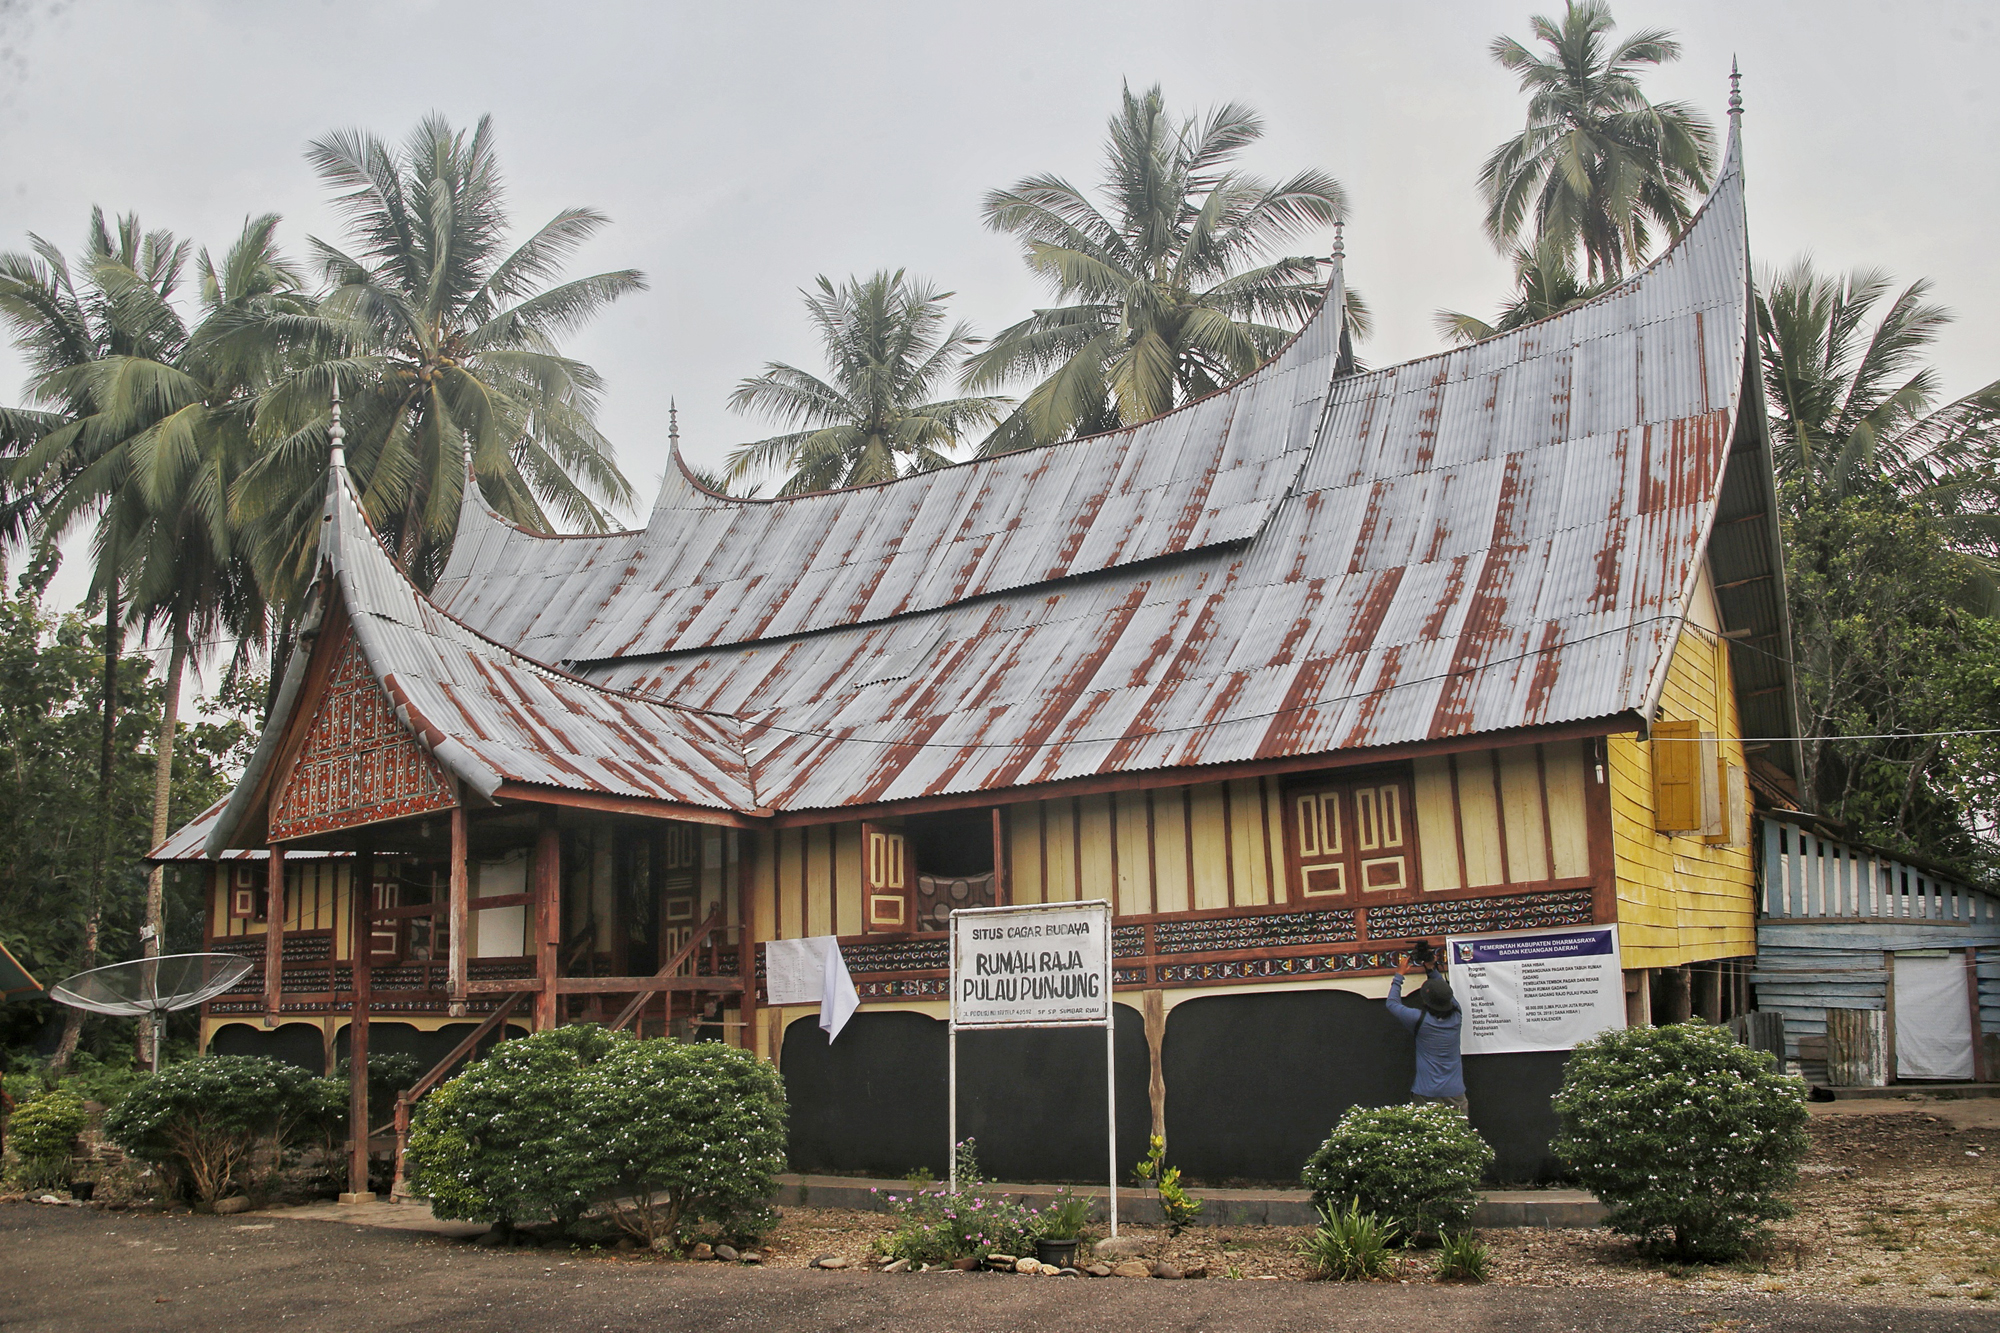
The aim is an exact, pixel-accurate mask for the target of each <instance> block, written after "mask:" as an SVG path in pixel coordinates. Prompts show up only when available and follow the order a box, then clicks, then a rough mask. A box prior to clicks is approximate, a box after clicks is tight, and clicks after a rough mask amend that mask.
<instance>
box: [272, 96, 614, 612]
mask: <svg viewBox="0 0 2000 1333" xmlns="http://www.w3.org/2000/svg"><path fill="white" fill-rule="evenodd" d="M307 157H308V158H309V160H310V161H311V162H312V164H313V166H314V167H315V168H316V169H317V170H318V172H319V174H320V179H321V180H322V181H324V182H325V184H326V185H327V187H328V188H329V189H331V190H332V191H333V192H334V196H335V198H334V202H335V203H336V205H337V206H338V207H339V208H340V210H341V211H342V212H343V213H344V214H345V215H346V217H347V219H348V221H349V223H350V224H351V225H350V232H349V243H348V248H347V249H342V248H340V247H338V246H335V245H333V244H331V243H329V242H327V241H323V240H320V239H318V238H313V239H312V240H311V249H312V253H313V258H314V260H315V261H316V263H317V265H318V268H319V270H320V274H321V276H322V277H323V279H324V280H325V282H326V284H327V287H326V290H325V292H324V293H323V295H321V297H320V298H319V300H318V302H317V305H316V309H315V312H314V313H313V314H312V315H311V316H310V317H308V318H301V319H298V320H295V321H290V322H288V323H286V324H285V325H284V326H282V327H281V328H280V329H279V330H278V332H279V334H280V335H281V336H282V337H283V339H284V341H285V345H286V346H287V347H288V349H289V356H290V358H291V359H290V362H289V365H288V371H287V374H286V375H285V376H283V377H282V378H281V379H280V380H279V381H278V382H277V383H276V384H275V385H274V386H273V388H272V390H271V391H270V392H269V393H267V394H266V395H264V397H263V400H262V402H261V404H260V412H261V414H262V419H261V425H262V432H263V433H262V439H263V441H264V449H263V452H262V454H261V455H260V457H259V460H258V464H257V466H256V468H255V469H254V470H253V472H252V473H251V474H250V475H249V476H247V477H246V478H245V480H244V483H243V484H242V486H241V487H239V489H238V495H237V502H238V504H239V505H240V506H241V508H242V510H243V512H244V515H245V516H246V518H247V519H249V520H252V521H254V522H255V523H256V524H257V526H258V529H259V546H258V564H259V568H260V570H261V571H262V574H263V577H264V579H265V582H266V584H267V586H270V587H271V588H272V589H273V591H274V593H275V594H276V595H280V596H285V597H290V596H292V595H294V594H295V593H296V592H297V591H298V590H299V589H300V588H302V587H303V586H304V584H305V582H306V580H307V579H308V578H309V577H310V574H311V563H312V557H313V551H314V549H315V546H316V543H317V541H318V519H319V507H320V502H321V500H322V499H323V498H324V496H325V494H326V468H327V456H328V451H327V442H326V427H327V424H328V416H327V400H328V395H329V393H330V391H331V389H332V387H333V385H334V383H335V382H336V381H337V382H338V383H339V385H340V388H341V392H342V396H343V398H344V400H345V405H344V409H343V415H344V425H345V427H346V430H347V455H348V463H349V466H350V467H351V468H352V469H353V471H354V475H355V478H356V480H357V481H358V483H359V484H360V486H361V488H362V502H363V504H364V505H365V506H366V508H367V511H368V516H369V518H370V520H371V521H373V522H374V524H375V526H376V527H377V528H378V529H379V530H380V531H381V532H382V533H383V535H384V537H385V538H386V539H387V540H388V541H389V542H390V543H391V545H392V547H393V549H394V550H395V552H396V558H397V562H398V563H399V564H401V565H402V566H403V567H404V568H405V569H407V570H409V571H410V573H411V575H412V577H414V578H415V579H416V580H417V582H418V583H419V584H422V585H424V586H428V585H429V582H430V580H431V579H432V578H434V577H435V576H436V574H437V572H438V571H439V570H441V569H442V568H443V565H444V561H445V558H446V557H447V556H448V555H449V553H450V550H451V539H452V535H453V533H454V531H455V529H456V524H457V520H458V509H459V500H460V496H461V494H462V491H463V487H464V481H465V477H466V475H467V469H468V467H469V468H470V471H471V474H472V475H473V476H474V477H476V478H477V479H478V482H479V486H480V490H481V493H482V494H483V495H484V496H485V498H486V499H487V501H488V502H489V503H490V504H492V505H493V506H494V508H495V509H497V510H498V511H499V512H500V513H502V514H503V515H505V516H506V517H507V518H509V519H510V520H512V521H514V522H517V523H520V524H523V525H525V526H528V527H532V528H537V529H541V530H544V531H553V530H554V529H555V526H556V523H555V521H553V520H552V519H551V517H550V516H551V514H553V515H554V516H555V518H556V519H559V520H560V521H561V522H563V523H564V524H567V525H569V526H570V527H572V528H582V529H586V530H591V531H598V530H602V529H604V528H605V527H607V526H608V525H609V516H608V514H607V512H606V508H605V507H606V506H607V505H611V504H621V503H624V502H625V501H627V500H628V499H629V498H630V495H631V487H630V485H629V484H628V483H627V482H626V480H625V477H624V475H623V474H622V473H620V472H619V470H618V467H617V464H616V463H615V462H614V461H613V459H612V452H613V451H612V448H611V444H610V441H608V440H606V439H605V438H604V436H603V435H602V434H601V433H600V432H599V431H598V429H597V426H596V424H595V414H596V409H597V400H598V396H599V394H600V393H601V392H602V389H603V378H602V377H601V376H600V375H599V374H598V373H597V371H595V370H594V369H592V368H591V367H590V366H588V365H586V364H584V363H583V362H581V361H578V360H575V359H574V358H572V357H568V356H565V355H564V354H563V352H562V350H561V346H560V342H561V339H562V338H563V336H564V335H566V334H569V333H573V332H574V331H575V330H577V329H578V328H580V327H582V326H583V325H584V324H585V323H587V322H588V321H589V320H590V319H591V318H592V317H594V316H595V315H597V314H598V313H599V312H601V311H602V310H603V309H604V308H605V307H606V306H608V305H610V304H611V303H612V302H613V301H616V300H617V299H618V298H619V297H621V296H624V295H626V294H628V293H630V292H634V291H638V290H642V289H643V288H644V286H645V280H644V278H643V277H642V276H641V275H640V274H639V272H638V271H637V270H635V269H619V270H616V271H613V272H606V273H597V274H593V275H591V276H589V277H583V278H571V279H568V280H565V281H557V280H556V279H557V278H558V277H559V275H560V274H561V272H562V271H563V267H564V265H565V264H566V263H567V261H568V260H569V259H570V258H571V257H572V256H574V255H575V254H576V252H577V251H578V250H579V249H580V248H582V247H583V245H584V244H585V243H586V242H588V241H589V240H590V239H591V238H592V237H593V236H595V235H596V234H597V233H598V232H599V231H600V230H601V229H602V228H603V227H604V225H605V224H606V222H607V221H608V219H607V218H606V217H605V216H604V215H603V214H602V213H599V212H597V211H596V210H595V209H590V208H568V209H564V210H563V211H562V212H560V213H557V214H556V215H555V216H554V217H553V218H551V219H549V221H547V222H546V223H544V224H543V225H542V226H541V227H540V228H539V229H537V230H536V231H535V232H534V233H533V234H531V235H530V236H528V237H527V238H526V239H525V240H523V241H521V242H520V243H519V244H517V245H515V244H510V240H509V234H508V219H507V210H506V194H505V189H504V187H503V183H502V179H501V173H500V165H499V157H498V153H497V151H496V148H495V141H494V133H493V126H492V121H491V118H490V117H481V118H480V120H479V123H478V124H477V125H476V126H475V127H474V128H473V130H472V131H471V132H470V133H469V134H468V133H466V132H465V131H462V130H455V129H453V128H452V126H451V125H450V124H449V123H448V122H447V121H445V120H444V119H443V118H442V117H441V116H436V115H433V116H429V117H426V118H425V119H424V120H423V121H422V122H421V123H420V124H419V125H418V126H417V128H416V129H415V130H414V131H413V132H412V133H411V135H410V137H409V139H408V140H407V141H406V142H405V143H404V145H403V147H402V149H401V150H400V151H397V150H394V149H391V148H390V147H389V146H388V145H387V144H385V143H383V142H382V141H381V140H380V139H378V138H376V137H375V136H374V135H372V134H368V133H365V132H362V131H358V130H342V131H338V132H336V133H333V134H330V135H327V136H326V137H325V138H323V139H319V140H315V141H314V142H313V144H312V145H311V147H310V148H309V149H308V152H307Z"/></svg>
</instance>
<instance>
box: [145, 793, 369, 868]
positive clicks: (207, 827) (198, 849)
mask: <svg viewBox="0 0 2000 1333" xmlns="http://www.w3.org/2000/svg"><path fill="white" fill-rule="evenodd" d="M228 804H229V798H228V797H227V796H225V797H223V798H222V799H221V800H219V801H217V802H216V803H215V804H214V805H211V806H209V807H208V809H206V810H204V811H202V812H201V813H200V814H198V815H196V816H195V817H194V818H193V819H191V820H189V821H188V822H187V823H185V824H183V825H181V826H180V828H178V829H176V830H174V832H172V833H171V834H169V835H167V840H166V841H165V842H163V843H161V844H160V845H159V846H157V847H155V848H154V849H153V850H152V851H150V852H147V853H146V859H147V860H148V861H199V860H202V859H203V858H204V857H206V856H207V854H208V853H207V851H206V849H205V846H204V844H206V842H207V841H208V835H209V832H210V831H211V830H212V829H214V827H215V824H216V821H217V820H218V819H220V818H221V817H222V811H223V807H225V806H226V805H228ZM270 855H271V854H270V853H269V852H268V851H266V850H264V849H263V848H262V847H236V848H231V849H229V850H228V851H225V852H223V853H222V854H221V856H220V857H219V858H218V859H220V860H224V861H263V860H267V859H269V857H270ZM350 855H352V853H349V852H323V851H307V850H304V849H301V850H298V851H291V850H289V849H288V850H287V851H286V852H285V857H286V859H287V860H290V859H292V858H294V857H304V858H306V859H308V860H318V859H320V858H323V857H329V856H336V857H346V856H350Z"/></svg>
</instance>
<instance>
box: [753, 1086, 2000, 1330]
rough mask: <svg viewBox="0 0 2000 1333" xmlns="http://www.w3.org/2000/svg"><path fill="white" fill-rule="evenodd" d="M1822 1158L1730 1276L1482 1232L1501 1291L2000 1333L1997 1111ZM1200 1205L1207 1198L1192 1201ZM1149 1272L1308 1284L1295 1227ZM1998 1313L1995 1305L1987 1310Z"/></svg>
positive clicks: (838, 1231)
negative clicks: (1919, 1322)
mask: <svg viewBox="0 0 2000 1333" xmlns="http://www.w3.org/2000/svg"><path fill="white" fill-rule="evenodd" d="M1813 1109H1814V1112H1815V1114H1814V1116H1813V1119H1812V1122H1811V1124H1810V1126H1809V1128H1810V1132H1811V1135H1812V1140H1813V1149H1812V1154H1811V1156H1810V1157H1809V1159H1808V1160H1807V1162H1806V1163H1805V1166H1804V1168H1803V1171H1802V1172H1801V1179H1800V1184H1799V1188H1798V1189H1797V1190H1796V1191H1795V1192H1794V1193H1793V1195H1792V1196H1791V1197H1792V1202H1793V1203H1794V1205H1795V1206H1796V1207H1797V1209H1798V1214H1797V1216H1796V1217H1794V1218H1792V1219H1791V1220H1790V1221H1786V1222H1782V1223H1779V1224H1777V1225H1776V1226H1774V1227H1773V1229H1772V1236H1771V1239H1770V1241H1769V1242H1768V1243H1767V1244H1766V1245H1764V1246H1763V1247H1762V1248H1761V1249H1760V1250H1759V1251H1758V1252H1757V1253H1756V1254H1755V1255H1754V1256H1753V1257H1752V1258H1750V1259H1747V1260H1745V1261H1743V1262H1740V1263H1737V1264H1733V1265H1725V1266H1708V1265H1699V1266H1694V1267H1680V1266H1675V1265H1666V1266H1662V1265H1659V1264H1654V1263H1648V1262H1646V1261H1644V1260H1642V1259H1640V1258H1639V1256H1638V1254H1637V1253H1636V1251H1635V1249H1634V1247H1633V1245H1632V1242H1630V1241H1629V1240H1626V1239H1624V1238H1622V1237H1619V1236H1615V1235H1613V1234H1612V1233H1610V1232H1608V1231H1602V1230H1597V1231H1591V1230H1537V1229H1525V1228H1523V1229H1507V1230H1490V1231H1486V1232H1483V1233H1481V1235H1482V1238H1483V1239H1484V1240H1485V1241H1486V1242H1487V1244H1488V1245H1490V1246H1491V1247H1492V1250H1493V1277H1492V1284H1491V1285H1495V1286H1509V1287H1579V1288H1587V1289H1593V1290H1605V1289H1610V1290H1619V1291H1627V1292H1635V1291H1652V1292H1657V1293H1659V1294H1661V1295H1662V1296H1670V1295H1672V1294H1674V1293H1681V1294H1687V1295H1702V1296H1707V1295H1715V1294H1734V1295H1745V1294H1755V1295H1768V1294H1778V1293H1786V1292H1789V1293H1793V1294H1796V1295H1813V1296H1818V1297H1827V1298H1833V1299H1841V1300H1852V1299H1855V1298H1857V1297H1865V1298H1866V1299H1867V1300H1868V1301H1870V1302H1871V1303H1882V1302H1888V1303H1894V1304H1900V1305H1907V1304H1912V1303H1915V1304H1921V1305H1926V1306H1932V1305H1937V1304H1939V1303H1942V1302H1955V1303H1958V1304H1962V1305H1965V1306H1966V1307H1967V1308H1969V1309H1977V1310H1980V1311H1982V1312H1984V1313H1985V1314H1987V1315H1990V1317H1991V1319H1992V1322H1993V1324H1994V1326H1995V1327H2000V1300H1996V1299H1995V1298H1996V1295H2000V1099H1986V1100H1967V1101H1942V1102H1931V1101H1923V1102H1917V1103H1912V1102H1907V1101H1867V1102H1841V1103H1836V1104H1834V1105H1833V1106H1822V1105H1815V1107H1814V1108H1813ZM1197 1193H1199V1191H1197ZM886 1229H887V1228H886V1223H885V1221H884V1219H883V1217H882V1215H881V1214H878V1213H868V1212H849V1211H843V1210H835V1209H803V1208H795V1209H789V1210H787V1213H786V1217H785V1220H784V1224H783V1225H782V1226H781V1227H780V1228H779V1229H778V1231H777V1232H776V1233H775V1234H774V1235H773V1236H772V1237H771V1239H770V1242H769V1243H768V1245H767V1247H766V1250H767V1254H768V1262H770V1263H771V1264H773V1265H776V1266H794V1267H804V1266H806V1265H808V1264H810V1263H811V1262H812V1261H813V1260H814V1259H815V1258H817V1257H818V1256H820V1255H823V1254H837V1255H840V1256H841V1257H843V1258H846V1259H848V1260H849V1261H850V1262H852V1263H854V1264H857V1265H859V1264H862V1263H864V1262H866V1261H867V1260H868V1258H869V1257H870V1255H871V1253H872V1252H873V1246H874V1243H875V1241H876V1240H877V1239H878V1238H879V1237H881V1236H883V1235H884V1234H885V1232H886ZM1124 1234H1125V1235H1127V1236H1131V1237H1136V1238H1139V1239H1141V1240H1143V1241H1144V1242H1145V1244H1146V1247H1147V1248H1146V1253H1147V1255H1148V1257H1150V1258H1153V1259H1158V1260H1162V1261H1164V1262H1167V1263H1170V1264H1172V1265H1174V1266H1175V1267H1177V1268H1180V1269H1182V1270H1184V1271H1185V1270H1187V1269H1189V1268H1193V1267H1203V1268H1206V1270H1207V1271H1208V1274H1209V1276H1210V1277H1211V1278H1224V1279H1226V1278H1231V1277H1238V1278H1245V1279H1260V1278H1261V1279H1273V1278H1276V1279H1294V1280H1296V1279H1301V1278H1304V1277H1306V1276H1307V1275H1308V1274H1307V1269H1306V1265H1305V1264H1304V1263H1303V1261H1301V1260H1300V1259H1299V1257H1298V1256H1297V1254H1296V1245H1297V1243H1298V1241H1299V1239H1300V1237H1301V1236H1302V1235H1303V1234H1304V1233H1303V1232H1302V1231H1300V1230H1299V1229H1297V1228H1292V1227H1194V1228H1190V1229H1189V1230H1188V1231H1186V1232H1184V1233H1183V1234H1182V1235H1181V1236H1179V1237H1168V1236H1167V1235H1166V1234H1165V1233H1164V1231H1162V1230H1159V1229H1156V1228H1147V1227H1128V1228H1125V1229H1124ZM1398 1280H1399V1281H1411V1282H1426V1281H1430V1280H1431V1260H1430V1256H1429V1255H1427V1254H1424V1253H1422V1252H1417V1253H1413V1254H1410V1255H1407V1256H1405V1257H1404V1259H1403V1261H1402V1267H1401V1269H1400V1271H1399V1273H1398ZM1989 1302H1990V1304H1989Z"/></svg>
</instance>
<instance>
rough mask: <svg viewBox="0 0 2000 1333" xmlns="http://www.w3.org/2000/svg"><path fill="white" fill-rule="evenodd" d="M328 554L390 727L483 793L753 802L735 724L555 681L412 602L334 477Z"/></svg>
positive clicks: (725, 804)
mask: <svg viewBox="0 0 2000 1333" xmlns="http://www.w3.org/2000/svg"><path fill="white" fill-rule="evenodd" d="M328 518H329V524H330V527H331V533H330V535H329V537H328V540H327V548H326V549H327V551H328V553H329V559H330V561H331V564H332V568H333V573H334V576H335V578H336V579H338V580H339V583H340V590H341V593H342V594H343V596H344V598H345V600H346V603H347V612H348V617H349V619H350V621H351V623H352V624H353V626H354V632H355V634H356V636H357V637H358V638H359V639H360V640H361V647H362V651H363V652H364V654H366V656H367V658H368V663H369V666H370V667H372V668H373V669H374V671H375V675H376V678H377V679H378V680H380V681H381V682H382V687H383V688H384V689H385V690H387V691H388V694H389V698H390V701H391V702H392V703H393V704H394V705H395V706H396V709H397V712H398V715H399V716H404V717H406V718H407V724H408V725H409V727H410V729H411V730H412V731H413V732H415V733H416V734H417V735H418V736H420V737H421V738H422V739H423V740H424V742H425V743H426V744H427V745H429V746H430V747H431V749H432V752H433V753H434V754H435V755H436V756H437V758H438V760H439V761H440V762H441V763H443V764H444V765H445V767H446V768H447V769H449V770H451V771H452V772H453V773H455V774H456V775H457V776H458V777H459V778H461V779H463V780H464V781H466V782H469V783H470V784H472V786H473V787H474V788H476V789H478V790H479V791H481V792H484V793H486V794H488V795H490V794H492V792H493V791H494V790H495V789H496V788H497V787H498V786H499V785H500V783H502V782H525V783H531V784H534V785H537V786H547V787H559V788H563V789H566V790H570V791H592V792H604V793H608V794H612V795H619V796H639V797H649V798H654V799H658V800H664V801H676V802H680V803H683V804H688V805H698V806H708V807H711V808H716V809H727V810H747V809H751V808H754V807H755V806H756V804H757V802H756V799H755V797H754V796H753V795H752V793H751V790H750V784H749V773H748V769H747V767H746V765H745V763H744V760H743V755H742V750H741V748H740V742H739V740H738V733H739V732H740V731H741V729H742V728H741V725H740V724H739V723H737V722H736V721H735V720H733V719H731V718H726V717H712V716H708V715H706V714H703V713H699V712H695V711H691V710H689V709H686V708H684V707H680V706H677V705H669V704H662V703H656V702H652V701H650V700H647V699H641V698H638V697H635V696H633V695H631V694H627V693H624V692H621V691H616V690H612V689H605V688H601V687H599V686H597V685H593V684H590V683H587V682H585V681H581V680H578V679H576V678H575V677H572V676H568V675H566V674H564V673H561V672H557V671H553V670H551V669H549V668H548V667H545V666H543V665H541V664H539V663H537V662H534V661H531V660H530V659H528V658H527V657H525V656H523V655H522V654H520V653H518V652H515V651H514V650H513V649H510V648H505V647H502V646H500V645H499V644H496V643H493V642H491V641H490V640H487V639H484V638H482V637H481V636H480V635H478V634H476V633H474V632H473V631H472V630H470V629H468V628H467V627H466V626H464V625H462V624H460V623H459V622H458V621H456V620H454V619H452V618H451V617H450V616H448V615H446V614H445V613H444V612H443V611H440V610H439V609H438V608H437V607H436V606H435V605H433V604H432V603H431V602H430V601H429V599H427V598H425V597H424V596H423V595H422V594H421V593H419V592H418V591H417V590H416V588H415V586H414V585H412V584H411V583H410V581H409V579H408V578H406V577H405V576H404V574H403V572H402V571H401V570H399V569H397V568H396V566H395V565H394V563H392V562H391V561H390V559H389V557H388V555H387V554H386V553H385V552H384V551H383V550H382V546H381V543H380V541H379V540H378V539H377V538H376V535H375V532H374V530H373V529H372V528H371V527H369V525H368V521H367V519H366V518H364V517H363V516H362V512H361V506H360V502H359V501H358V500H357V499H356V498H355V495H354V490H353V487H352V485H351V484H350V483H349V481H348V478H347V473H346V469H345V468H338V467H337V468H335V469H334V480H333V485H332V487H331V491H330V496H329V503H328Z"/></svg>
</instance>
